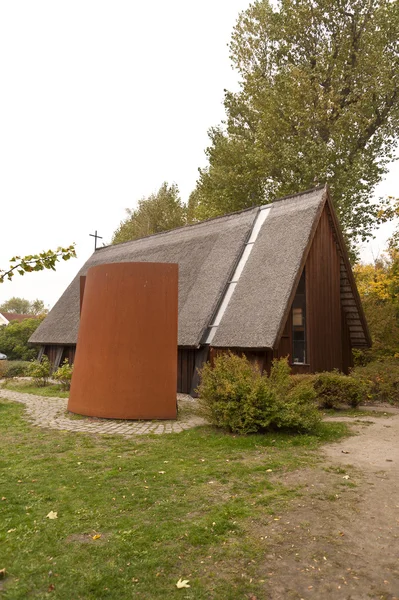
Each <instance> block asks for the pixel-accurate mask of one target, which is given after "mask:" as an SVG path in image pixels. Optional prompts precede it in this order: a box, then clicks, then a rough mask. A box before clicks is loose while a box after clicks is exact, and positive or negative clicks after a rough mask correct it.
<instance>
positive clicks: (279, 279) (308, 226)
mask: <svg viewBox="0 0 399 600" xmlns="http://www.w3.org/2000/svg"><path fill="white" fill-rule="evenodd" d="M323 196H324V193H323V190H322V189H318V190H315V191H312V192H309V193H307V194H301V195H299V196H294V197H291V198H287V199H286V200H280V201H278V202H275V203H274V204H273V207H272V209H271V210H270V213H269V215H268V216H267V219H266V220H265V223H264V225H263V227H262V228H261V230H260V232H259V235H258V237H257V240H256V243H255V244H254V247H253V250H252V252H251V254H250V255H249V258H248V260H247V263H246V265H245V269H244V271H243V273H242V275H241V277H240V279H239V281H238V284H237V287H236V289H235V291H234V294H233V296H232V298H231V300H230V302H229V305H228V307H227V310H226V312H225V314H224V316H223V319H222V321H221V323H220V325H219V327H218V329H217V331H216V334H215V337H214V339H213V342H212V345H213V346H219V347H226V346H233V347H234V346H241V347H243V348H274V347H275V344H276V338H277V335H278V332H279V329H280V325H281V321H282V319H283V316H284V313H285V311H286V307H287V303H288V300H289V297H290V294H291V291H292V287H293V285H294V282H295V279H296V277H297V274H298V271H299V267H300V265H301V262H302V257H303V255H304V252H305V250H306V248H307V245H308V242H309V238H310V235H311V233H312V231H313V224H314V223H315V220H316V216H317V215H318V214H319V213H320V211H321V209H322V207H323Z"/></svg>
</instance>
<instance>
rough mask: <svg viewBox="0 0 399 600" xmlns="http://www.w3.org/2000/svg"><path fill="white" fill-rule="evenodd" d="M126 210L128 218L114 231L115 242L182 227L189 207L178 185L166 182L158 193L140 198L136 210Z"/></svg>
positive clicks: (113, 240) (113, 241)
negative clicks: (184, 202)
mask: <svg viewBox="0 0 399 600" xmlns="http://www.w3.org/2000/svg"><path fill="white" fill-rule="evenodd" d="M126 212H127V213H128V216H127V218H126V219H125V220H124V221H122V222H121V224H120V225H119V227H118V229H117V230H116V231H115V232H114V235H113V237H112V243H113V244H118V243H120V242H128V241H129V240H135V239H137V238H141V237H144V236H146V235H151V234H153V233H159V232H160V231H167V230H169V229H174V228H175V227H181V226H182V225H185V224H186V222H187V209H186V206H185V204H183V202H182V201H181V199H180V196H179V189H178V187H177V185H175V184H172V185H170V186H169V185H168V184H167V183H166V182H164V183H163V184H162V185H161V187H160V188H159V190H158V192H157V193H156V194H151V196H149V197H148V198H142V199H141V200H139V201H138V206H137V208H136V209H135V210H130V209H126Z"/></svg>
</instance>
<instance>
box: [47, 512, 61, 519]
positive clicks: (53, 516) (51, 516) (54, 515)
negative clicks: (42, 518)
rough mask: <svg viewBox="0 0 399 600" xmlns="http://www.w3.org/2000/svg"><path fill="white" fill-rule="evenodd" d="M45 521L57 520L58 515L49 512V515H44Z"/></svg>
mask: <svg viewBox="0 0 399 600" xmlns="http://www.w3.org/2000/svg"><path fill="white" fill-rule="evenodd" d="M46 519H58V515H57V513H56V512H54V511H53V510H50V512H49V514H48V515H46Z"/></svg>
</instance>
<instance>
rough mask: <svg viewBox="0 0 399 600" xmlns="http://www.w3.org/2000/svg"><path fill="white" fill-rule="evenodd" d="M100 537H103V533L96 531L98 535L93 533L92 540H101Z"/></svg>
mask: <svg viewBox="0 0 399 600" xmlns="http://www.w3.org/2000/svg"><path fill="white" fill-rule="evenodd" d="M100 537H101V533H96V535H93V536H92V538H91V539H92V540H99V539H100Z"/></svg>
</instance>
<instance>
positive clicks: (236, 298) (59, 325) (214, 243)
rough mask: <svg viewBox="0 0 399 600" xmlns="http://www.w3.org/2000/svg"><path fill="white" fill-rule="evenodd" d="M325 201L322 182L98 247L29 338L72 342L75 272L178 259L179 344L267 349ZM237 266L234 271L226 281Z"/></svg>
mask: <svg viewBox="0 0 399 600" xmlns="http://www.w3.org/2000/svg"><path fill="white" fill-rule="evenodd" d="M326 202H328V204H329V208H330V211H331V212H332V213H333V212H334V211H333V208H332V204H331V201H330V199H329V195H328V190H327V188H317V189H315V190H310V191H308V192H303V193H301V194H297V195H295V196H290V197H287V198H284V199H281V200H278V201H276V202H274V203H272V204H270V205H268V206H267V207H261V208H259V207H256V208H252V209H248V210H245V211H242V212H238V213H233V214H231V215H226V216H223V217H218V218H215V219H210V220H208V221H204V222H202V223H197V224H195V225H189V226H186V227H182V228H179V229H175V230H173V231H169V232H165V233H160V234H156V235H153V236H149V237H146V238H142V239H140V240H135V241H132V242H125V243H123V244H117V245H115V246H108V247H105V248H100V249H99V250H97V251H96V252H95V253H94V254H93V255H92V256H91V258H90V259H89V260H88V261H87V263H86V264H85V265H84V267H83V268H82V269H81V271H80V272H79V273H78V275H77V276H76V278H75V279H74V280H73V281H72V283H71V284H70V286H69V287H68V288H67V289H66V291H65V292H64V294H63V295H62V296H61V298H60V299H59V301H58V302H57V304H56V305H55V306H54V308H53V309H52V310H51V311H50V313H49V314H48V316H47V317H46V319H45V320H44V321H43V323H42V324H41V325H40V326H39V327H38V329H37V330H36V331H35V333H34V334H33V335H32V337H31V338H30V342H31V343H34V344H45V345H50V344H60V345H68V344H76V341H77V333H78V327H79V293H80V292H79V289H80V288H79V277H80V275H84V274H86V272H87V270H88V269H89V268H90V267H92V266H94V265H98V264H102V263H115V262H172V263H178V264H179V338H178V343H179V346H186V347H198V346H199V345H200V344H201V343H205V342H206V341H207V340H208V341H209V340H210V339H212V346H216V347H232V348H233V347H236V348H237V347H239V348H274V347H276V345H277V344H278V342H279V336H280V335H281V331H282V327H283V325H284V320H285V318H286V315H287V310H288V308H289V307H288V303H289V299H290V297H291V295H292V290H293V286H295V285H296V283H297V281H298V279H299V276H300V271H301V269H302V267H303V264H304V263H303V261H304V257H305V256H306V254H307V251H308V250H309V247H310V244H311V241H312V238H313V235H314V232H315V229H316V226H317V224H318V221H319V217H320V215H321V212H322V210H323V208H324V205H325V203H326ZM333 217H334V218H333V221H334V222H333V227H334V229H336V239H337V244H338V246H339V251H340V253H341V259H342V271H341V290H342V293H341V297H342V305H343V308H344V310H345V311H346V310H348V311H349V313H350V323H349V326H350V335H351V343H352V345H353V346H354V347H356V346H365V345H369V343H370V338H369V334H368V331H367V325H366V322H365V319H364V314H363V311H362V307H361V304H360V300H359V296H358V294H357V290H356V286H355V283H354V279H353V275H352V272H351V269H350V265H349V261H348V257H347V253H346V250H345V246H344V242H343V240H342V235H341V234H340V231H339V226H338V224H337V222H336V220H335V216H334V214H333ZM251 242H253V243H251ZM250 246H251V249H249V247H250ZM245 259H246V260H245ZM236 267H237V269H238V271H240V276H239V278H238V281H237V283H236V284H235V285H234V286H233V287H232V285H231V283H230V282H231V280H232V278H233V275H234V277H235V278H236V273H237V271H236ZM229 294H230V295H229ZM345 307H348V309H347V308H345ZM349 313H348V314H349ZM215 323H217V326H216V327H213V328H212V327H211V326H212V325H214V324H215Z"/></svg>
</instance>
